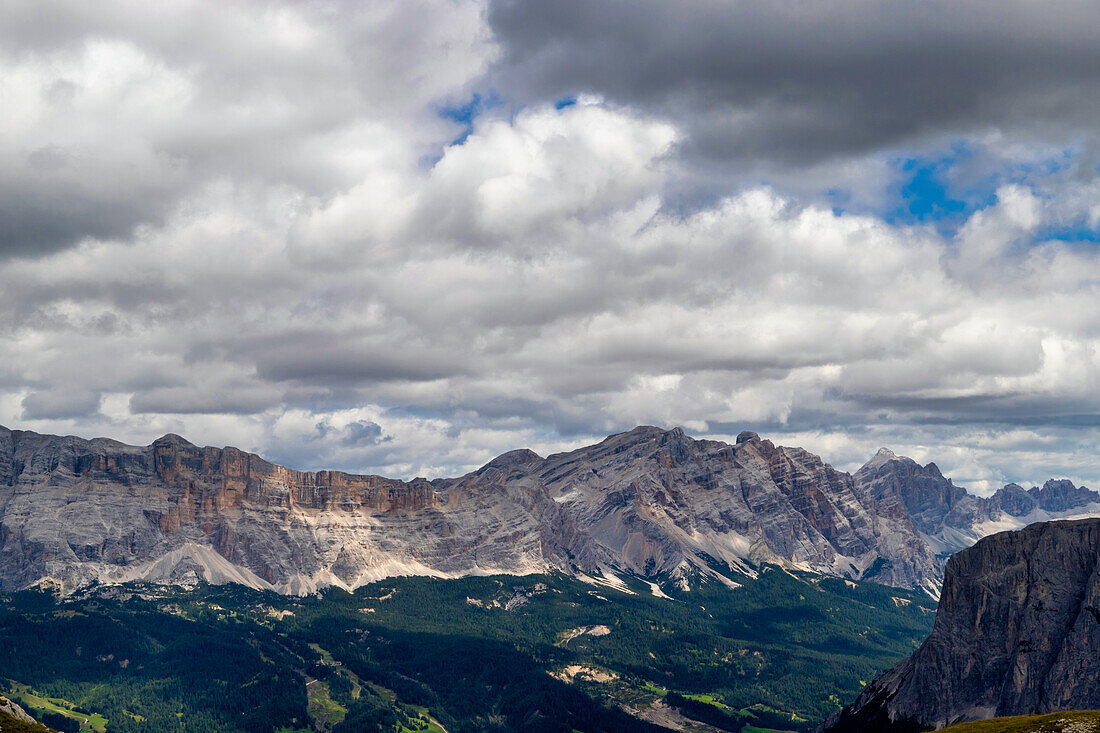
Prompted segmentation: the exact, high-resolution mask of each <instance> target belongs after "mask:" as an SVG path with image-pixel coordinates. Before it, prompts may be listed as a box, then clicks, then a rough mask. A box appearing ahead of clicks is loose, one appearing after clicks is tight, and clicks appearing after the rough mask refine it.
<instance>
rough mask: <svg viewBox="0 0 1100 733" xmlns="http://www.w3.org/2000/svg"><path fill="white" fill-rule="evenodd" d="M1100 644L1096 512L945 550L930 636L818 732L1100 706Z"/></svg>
mask: <svg viewBox="0 0 1100 733" xmlns="http://www.w3.org/2000/svg"><path fill="white" fill-rule="evenodd" d="M1098 648H1100V519H1085V520H1078V521H1055V522H1043V523H1039V524H1034V525H1031V526H1028V527H1026V528H1025V529H1023V530H1020V531H1015V532H1001V533H998V534H996V535H993V536H990V537H986V538H984V539H982V540H980V541H979V542H978V543H977V544H975V545H974V546H973V547H971V548H969V549H967V550H964V551H962V552H959V553H958V554H956V555H953V556H952V557H951V560H950V561H949V562H948V564H947V574H946V578H945V580H944V586H943V594H942V596H941V597H940V605H939V610H938V611H937V613H936V623H935V626H934V628H933V630H932V634H931V635H930V636H929V637H928V639H927V640H926V641H925V642H924V644H923V645H921V647H920V648H919V649H918V650H917V651H916V652H914V653H913V655H912V656H910V657H909V658H908V659H906V660H905V661H903V662H901V663H900V664H898V665H897V666H896V667H894V668H893V669H891V670H889V671H887V672H885V673H883V674H882V675H880V676H879V677H878V678H877V679H876V680H874V681H873V682H872V683H871V684H869V685H868V686H867V687H866V689H865V690H864V691H863V693H862V694H860V696H859V697H858V698H857V699H856V701H855V702H853V703H852V704H851V705H849V706H848V707H846V708H844V709H843V710H842V711H840V712H838V713H837V714H836V715H835V716H834V717H833V718H831V719H830V720H829V721H828V722H827V723H826V724H824V725H823V726H822V728H821V729H820V730H821V731H823V733H910V732H911V731H921V730H931V729H939V728H943V727H945V726H948V725H952V724H954V723H958V722H963V721H970V720H983V719H986V718H993V717H1000V716H1012V715H1032V714H1037V713H1048V712H1055V711H1059V710H1084V709H1096V708H1100V684H1098V683H1100V656H1098V655H1097V653H1096V650H1097V649H1098ZM1045 729H1046V728H1044V730H1045ZM1079 729H1080V730H1086V729H1091V728H1086V727H1080V726H1079Z"/></svg>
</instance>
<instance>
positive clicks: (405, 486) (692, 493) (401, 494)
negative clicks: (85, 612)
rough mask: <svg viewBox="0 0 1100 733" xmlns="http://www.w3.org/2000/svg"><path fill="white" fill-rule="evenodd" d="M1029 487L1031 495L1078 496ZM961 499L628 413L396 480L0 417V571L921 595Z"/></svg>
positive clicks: (954, 532) (53, 578) (88, 578)
mask: <svg viewBox="0 0 1100 733" xmlns="http://www.w3.org/2000/svg"><path fill="white" fill-rule="evenodd" d="M1049 486H1050V484H1048V487H1049ZM1037 491H1038V490H1037ZM1042 491H1044V492H1046V493H1045V494H1044V496H1047V497H1049V498H1047V499H1042V498H1041V497H1040V498H1037V499H1035V500H1034V501H1035V503H1036V505H1039V504H1042V503H1043V501H1046V503H1047V504H1048V505H1051V506H1054V505H1059V506H1060V505H1062V504H1073V503H1074V502H1076V501H1078V500H1081V499H1082V497H1084V498H1085V499H1087V498H1088V496H1091V495H1092V494H1093V493H1094V492H1086V493H1085V494H1082V491H1084V490H1077V489H1076V488H1075V487H1073V486H1072V484H1071V485H1070V486H1069V487H1063V486H1061V485H1058V486H1053V487H1051V488H1049V489H1048V488H1047V487H1044V489H1043V490H1042ZM1086 494H1087V495H1086ZM1027 496H1028V497H1030V496H1031V495H1030V493H1029V494H1027ZM983 501H987V500H979V499H977V497H973V496H970V495H969V494H967V493H966V492H965V490H963V489H961V488H959V487H955V486H954V485H953V484H952V483H951V482H950V480H948V479H946V478H944V477H943V476H942V475H941V474H940V473H939V470H938V469H936V468H935V466H934V465H932V464H930V465H929V466H925V467H923V468H922V467H919V466H917V464H916V463H914V462H913V461H911V460H909V459H904V458H898V457H897V456H894V455H893V454H890V453H888V452H880V453H879V455H878V456H876V457H875V458H874V459H872V461H871V462H870V463H868V465H867V466H865V467H864V468H863V469H861V470H860V472H859V473H857V474H856V476H854V477H853V476H851V475H849V474H847V473H843V472H840V471H837V470H835V469H834V468H832V467H831V466H829V465H827V464H826V463H824V462H823V461H822V460H821V459H820V458H819V457H817V456H815V455H813V454H811V453H808V452H807V451H804V450H802V449H800V448H786V447H780V446H776V445H774V444H773V443H772V442H771V441H768V440H765V439H762V438H760V436H758V435H756V434H755V433H748V432H746V433H742V434H741V435H740V436H738V439H737V443H736V444H735V445H729V444H726V443H721V442H717V441H708V440H693V439H692V438H689V437H688V436H686V435H685V434H684V432H683V431H682V430H679V429H674V430H668V431H665V430H661V429H659V428H654V427H639V428H636V429H634V430H631V431H629V432H626V433H621V434H618V435H613V436H611V437H609V438H607V439H606V440H604V441H602V442H600V443H598V444H596V445H592V446H587V447H584V448H580V449H577V450H574V451H570V452H568V453H561V454H557V455H553V456H549V457H547V458H541V457H540V456H538V455H536V454H535V453H533V452H532V451H529V450H517V451H511V452H509V453H505V454H504V455H502V456H500V457H498V458H496V459H494V460H493V461H491V462H490V463H488V464H486V465H485V466H484V467H482V468H481V469H479V470H477V471H474V472H473V473H470V474H468V475H466V476H462V477H459V478H453V479H437V480H433V481H427V480H424V479H414V480H413V481H409V482H405V481H398V480H395V479H388V478H384V477H381V476H357V475H352V474H346V473H341V472H337V471H317V472H302V471H295V470H293V469H289V468H285V467H283V466H278V465H275V464H272V463H269V462H267V461H265V460H263V459H262V458H260V457H259V456H256V455H252V454H249V453H245V452H243V451H240V450H238V449H236V448H210V447H206V448H201V447H199V446H196V445H193V444H191V443H189V442H187V441H186V440H184V439H183V438H181V437H179V436H177V435H166V436H164V437H163V438H160V439H159V440H157V441H155V442H153V443H152V445H149V446H144V447H139V446H129V445H125V444H122V443H118V442H116V441H112V440H106V439H95V440H82V439H79V438H74V437H61V436H51V435H39V434H37V433H32V432H26V431H9V430H7V429H5V428H0V590H14V589H21V588H26V587H29V586H34V585H48V586H52V587H57V588H59V589H61V590H62V591H64V592H68V591H72V590H74V589H76V588H79V587H82V586H85V585H87V584H90V583H93V582H99V583H114V582H125V581H133V580H142V581H164V582H173V583H191V582H196V581H198V580H205V581H206V582H210V583H225V582H236V583H242V584H245V585H249V586H251V587H255V588H263V589H274V590H277V591H280V592H283V593H312V592H315V591H316V590H318V589H319V588H323V587H326V586H333V585H334V586H338V587H342V588H348V589H353V588H356V587H358V586H360V585H363V584H365V583H368V582H372V581H374V580H378V579H381V578H384V577H388V576H393V575H433V576H437V577H456V576H462V575H471V574H487V573H509V574H527V573H535V572H545V571H548V570H562V571H565V572H571V573H576V574H578V575H580V576H582V577H585V578H588V579H590V580H592V581H593V582H617V581H614V579H610V580H609V578H610V576H611V575H614V574H615V573H630V574H635V575H639V576H643V577H646V578H649V579H652V580H657V581H660V582H673V583H676V584H677V585H680V586H681V587H684V586H687V585H690V582H691V581H692V578H694V577H698V576H709V577H711V578H713V579H716V580H718V581H721V582H724V583H727V584H729V585H736V579H737V577H738V575H739V574H740V575H749V576H751V575H753V574H754V573H755V572H756V568H758V567H759V565H760V564H761V563H765V562H768V563H778V564H781V565H785V566H788V567H793V568H801V569H804V570H807V571H812V572H819V573H828V574H832V575H838V576H843V577H850V578H853V579H855V578H862V579H870V580H875V581H878V582H882V583H886V584H890V585H897V586H904V587H910V588H917V587H920V588H925V589H927V590H928V591H929V592H930V593H933V594H935V593H936V592H937V591H938V587H939V581H940V578H941V574H942V565H943V562H944V561H943V558H942V557H938V556H937V553H941V551H942V549H943V547H946V546H948V545H951V546H955V545H960V544H961V545H962V546H965V545H966V544H969V543H970V542H972V541H973V540H974V539H976V538H977V537H978V536H980V534H981V533H985V530H984V529H983V527H984V526H985V525H981V524H980V522H979V520H980V521H987V520H989V517H990V516H992V515H991V514H990V511H992V510H988V511H987V510H986V509H984V508H983V507H984V506H985V505H984V504H982V502H983ZM997 511H998V512H1000V510H999V509H998V510H997ZM1002 513H1003V512H1002ZM997 516H998V517H999V516H1000V514H998V515H997ZM1029 516H1030V515H1029ZM1014 521H1015V520H1014ZM1021 521H1022V520H1021ZM987 523H988V521H987ZM952 543H953V544H952ZM941 554H942V553H941ZM719 571H721V572H719Z"/></svg>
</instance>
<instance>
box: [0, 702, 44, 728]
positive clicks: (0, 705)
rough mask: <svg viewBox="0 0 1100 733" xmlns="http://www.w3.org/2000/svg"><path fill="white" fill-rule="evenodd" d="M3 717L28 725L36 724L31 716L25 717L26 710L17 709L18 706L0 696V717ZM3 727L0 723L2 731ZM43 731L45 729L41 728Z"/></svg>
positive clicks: (0, 722)
mask: <svg viewBox="0 0 1100 733" xmlns="http://www.w3.org/2000/svg"><path fill="white" fill-rule="evenodd" d="M4 715H6V716H8V717H10V718H14V719H15V720H18V721H19V722H21V723H27V724H28V725H34V724H36V723H37V722H38V721H37V720H35V719H34V718H32V717H31V716H29V715H27V711H26V710H24V709H23V708H21V707H19V706H18V705H16V704H15V703H14V702H12V701H11V700H9V699H8V698H6V697H4V696H3V695H0V716H4ZM3 727H4V726H3V723H2V721H0V729H2V728H3ZM43 730H45V728H43Z"/></svg>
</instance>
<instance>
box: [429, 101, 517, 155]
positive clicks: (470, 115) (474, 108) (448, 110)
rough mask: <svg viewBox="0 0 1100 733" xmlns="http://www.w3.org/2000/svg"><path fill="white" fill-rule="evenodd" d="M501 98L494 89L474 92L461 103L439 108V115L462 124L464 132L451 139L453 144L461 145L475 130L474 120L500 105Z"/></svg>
mask: <svg viewBox="0 0 1100 733" xmlns="http://www.w3.org/2000/svg"><path fill="white" fill-rule="evenodd" d="M501 101H502V100H501V98H500V97H499V96H498V95H497V93H496V92H494V91H489V92H487V93H485V94H480V93H474V94H471V95H470V98H469V99H468V100H466V101H465V102H462V103H461V104H452V105H445V106H442V107H440V108H439V116H440V117H442V118H443V119H445V120H450V121H451V122H454V123H457V124H459V125H461V126H462V132H460V133H459V135H458V136H457V137H456V138H455V139H454V140H452V141H451V145H461V144H462V143H464V142H466V138H468V137H469V136H470V133H472V132H473V131H474V121H475V120H477V118H478V117H479V116H480V115H481V114H482V113H484V112H487V111H488V110H491V109H493V108H495V107H499V106H500V104H501Z"/></svg>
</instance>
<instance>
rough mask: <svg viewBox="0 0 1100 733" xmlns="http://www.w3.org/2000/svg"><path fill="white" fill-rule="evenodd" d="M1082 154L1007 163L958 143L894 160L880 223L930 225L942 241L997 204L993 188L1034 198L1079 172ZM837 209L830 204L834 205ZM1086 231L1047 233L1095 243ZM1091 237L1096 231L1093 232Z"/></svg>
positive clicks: (1062, 153) (1057, 154) (1069, 151)
mask: <svg viewBox="0 0 1100 733" xmlns="http://www.w3.org/2000/svg"><path fill="white" fill-rule="evenodd" d="M1079 155H1080V151H1077V150H1075V149H1072V148H1070V149H1064V150H1059V151H1057V152H1055V153H1053V154H1050V155H1047V156H1043V157H1037V158H1033V159H1026V160H1005V159H1003V158H1000V157H999V156H997V155H996V154H995V153H994V152H992V151H990V150H985V149H982V148H980V147H976V146H974V145H972V144H971V143H969V142H967V141H959V142H956V143H954V144H953V145H951V146H950V148H948V149H947V150H946V151H941V152H939V153H936V154H930V155H919V156H910V157H898V158H896V159H895V160H893V161H891V165H892V166H893V167H894V168H895V170H896V171H897V172H898V177H897V182H896V184H895V185H894V186H893V187H892V188H891V190H890V192H889V193H890V197H889V200H890V201H891V202H892V203H891V204H888V205H887V208H886V210H885V211H883V212H881V215H882V216H883V218H884V219H885V220H886V221H887V222H889V223H891V224H895V225H928V226H932V227H934V228H935V229H936V230H937V231H939V232H940V233H941V234H943V235H944V236H952V235H954V234H955V233H956V232H957V231H958V229H959V227H961V226H962V225H963V224H964V223H965V222H966V220H967V219H969V218H970V216H971V215H972V214H973V213H974V212H975V211H978V210H980V209H984V208H986V207H988V206H991V205H993V204H994V203H996V202H997V189H999V188H1000V187H1001V186H1004V185H1006V184H1022V185H1025V186H1029V187H1031V188H1032V189H1033V190H1035V191H1036V192H1037V193H1040V194H1041V193H1042V192H1043V190H1044V189H1045V188H1046V187H1047V186H1048V185H1051V184H1056V183H1057V182H1058V181H1060V180H1064V177H1065V176H1066V175H1070V174H1072V172H1073V171H1074V170H1075V169H1076V168H1077V165H1078V162H1079ZM836 205H837V204H836V203H834V206H836ZM1090 231H1091V230H1090V229H1089V228H1087V227H1084V228H1074V227H1065V228H1060V229H1058V230H1053V229H1052V230H1051V234H1055V235H1057V236H1055V237H1053V238H1059V239H1065V240H1066V241H1086V240H1087V241H1094V240H1091V239H1089V233H1090ZM1092 234H1093V235H1095V232H1092Z"/></svg>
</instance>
